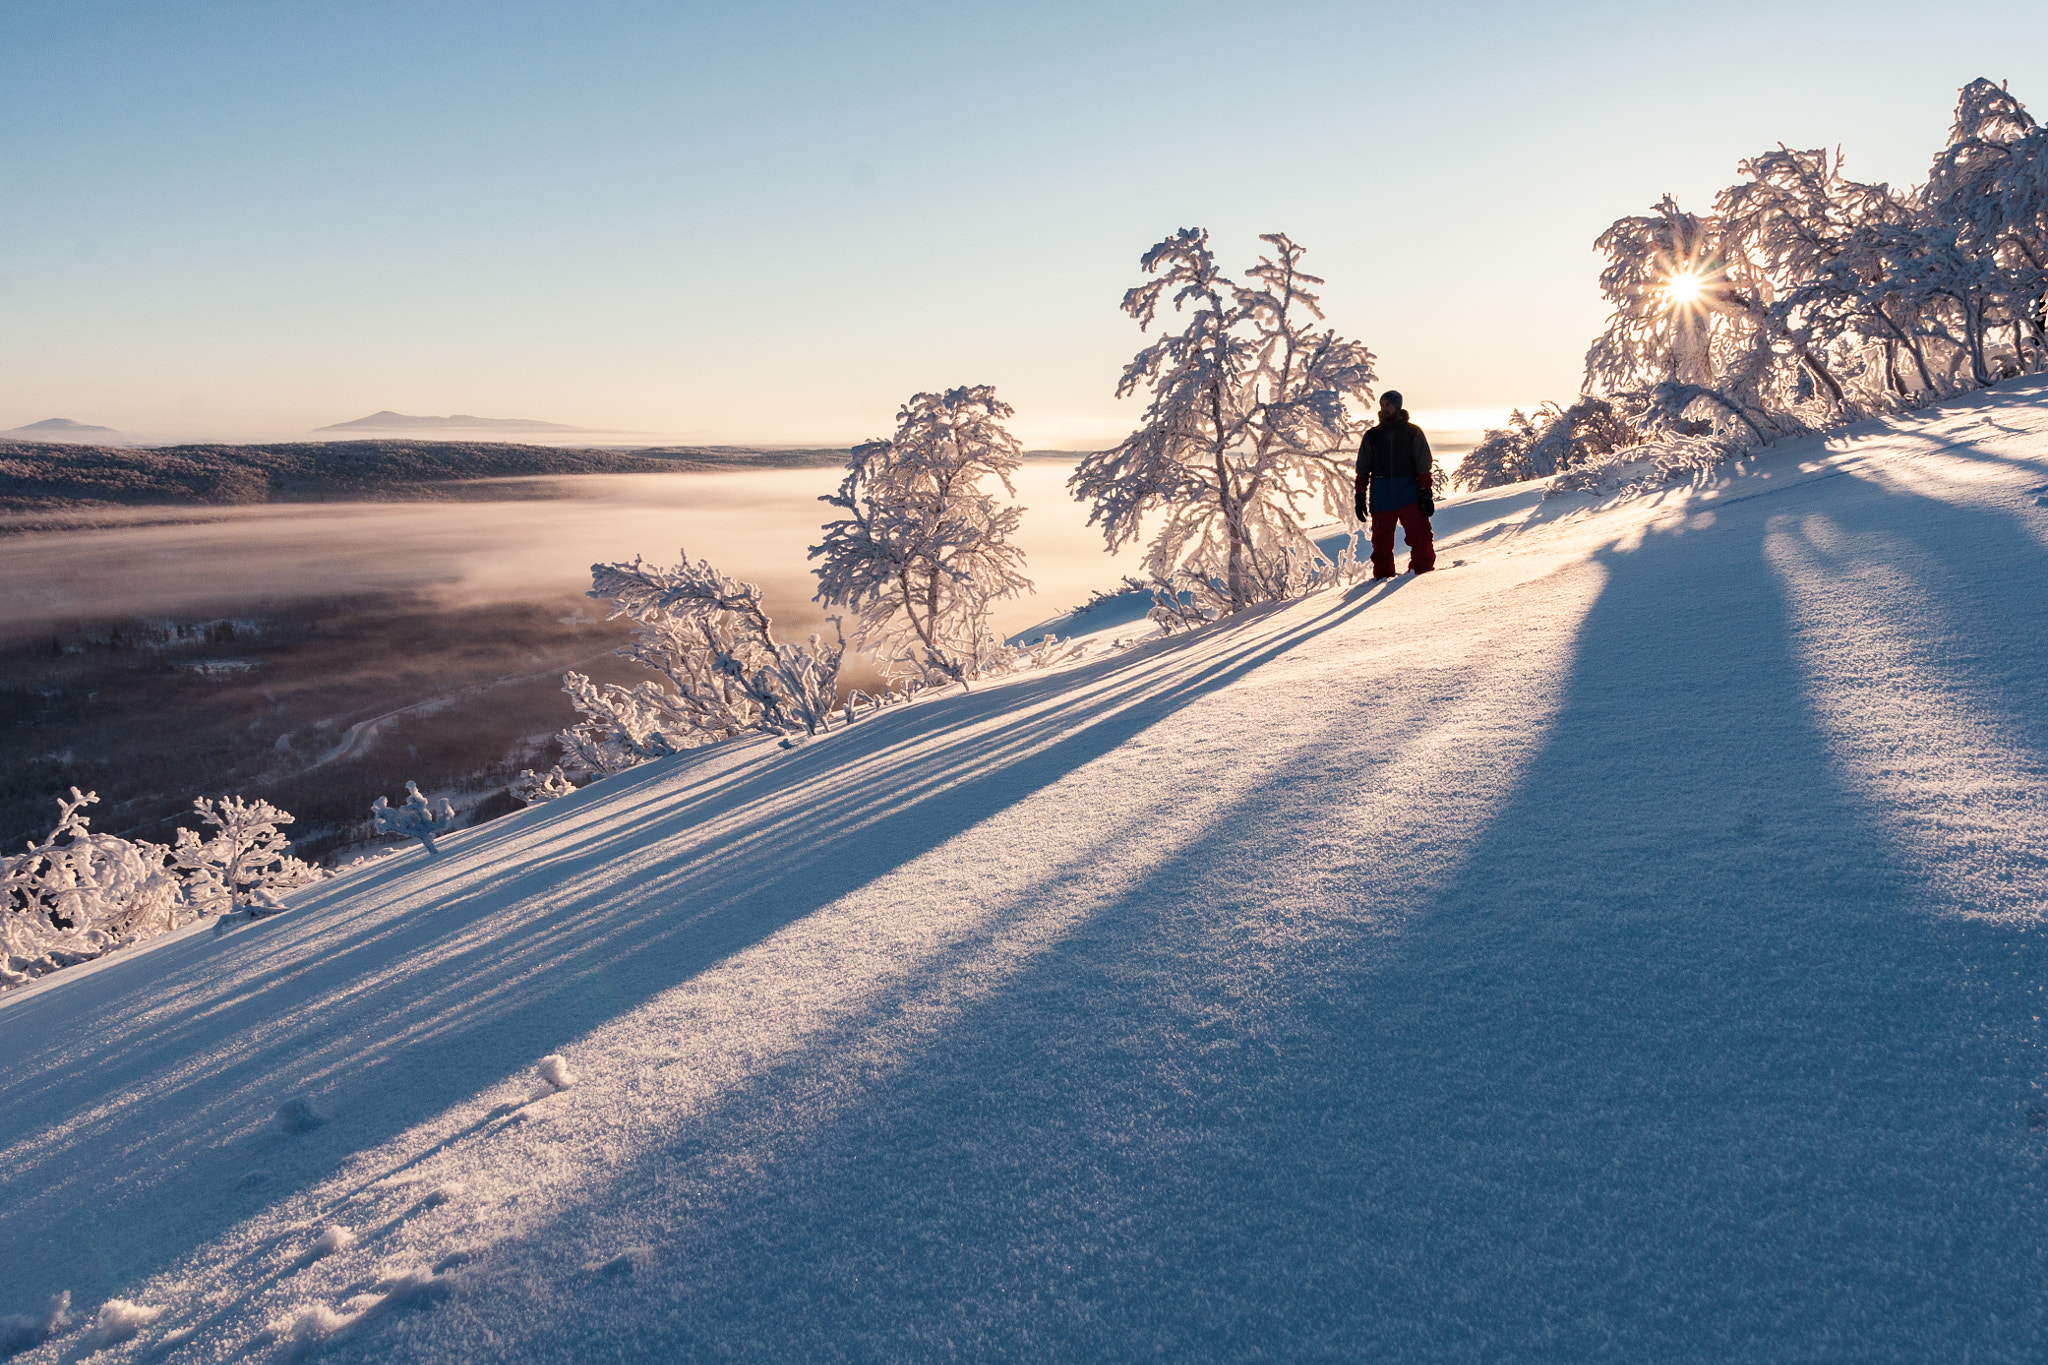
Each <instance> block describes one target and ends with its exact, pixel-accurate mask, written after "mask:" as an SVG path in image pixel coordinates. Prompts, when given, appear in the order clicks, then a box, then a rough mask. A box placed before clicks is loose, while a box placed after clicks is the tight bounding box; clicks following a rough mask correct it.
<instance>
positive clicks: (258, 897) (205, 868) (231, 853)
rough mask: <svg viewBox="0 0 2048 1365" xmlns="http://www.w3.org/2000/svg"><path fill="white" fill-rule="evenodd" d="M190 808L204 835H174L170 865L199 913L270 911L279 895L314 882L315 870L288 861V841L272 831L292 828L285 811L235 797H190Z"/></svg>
mask: <svg viewBox="0 0 2048 1365" xmlns="http://www.w3.org/2000/svg"><path fill="white" fill-rule="evenodd" d="M192 808H193V809H194V810H195V811H197V812H198V814H199V818H200V820H201V821H202V822H203V823H204V824H205V825H206V828H207V832H206V833H205V834H204V835H201V834H199V833H198V832H196V831H194V830H192V829H189V828H187V829H180V830H179V831H178V840H177V843H176V844H175V845H174V846H173V847H172V849H171V859H172V863H173V865H174V866H176V867H177V868H178V870H179V871H180V872H181V873H182V874H183V876H184V882H185V897H186V899H187V901H188V902H190V904H191V905H192V907H193V908H194V909H195V910H198V911H199V912H200V913H202V914H208V915H222V914H227V913H229V912H231V911H234V910H243V909H253V908H257V907H261V908H263V909H276V908H278V906H279V901H278V899H277V895H278V893H279V892H281V891H288V890H290V889H291V888H293V887H296V886H304V885H306V884H307V883H308V882H312V881H317V880H318V879H319V878H320V876H321V872H320V869H319V868H317V867H314V866H313V865H312V864H310V863H307V862H304V861H302V860H300V859H298V858H295V857H293V856H292V852H291V847H292V846H291V840H290V839H288V838H286V837H285V833H284V831H283V830H281V829H279V828H278V826H279V825H289V824H291V823H292V815H291V813H290V812H289V811H285V810H281V809H279V808H278V807H276V806H273V805H271V804H270V803H269V802H268V801H265V800H263V799H262V798H261V797H258V798H256V799H254V800H245V799H244V798H242V797H239V796H223V797H221V798H220V800H218V801H214V800H210V799H209V798H207V797H204V796H199V797H194V798H193V800H192Z"/></svg>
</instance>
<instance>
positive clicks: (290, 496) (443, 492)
mask: <svg viewBox="0 0 2048 1365" xmlns="http://www.w3.org/2000/svg"><path fill="white" fill-rule="evenodd" d="M845 460H846V451H845V450H844V449H829V450H754V449H747V448H742V447H731V446H723V447H695V446H672V447H664V448H660V449H653V450H635V451H619V450H592V449H578V448H573V447H559V446H535V445H513V444H507V443H487V442H456V441H398V440H389V441H324V442H294V443H289V444H280V445H245V446H237V445H184V446H164V447H160V448H156V449H126V448H116V447H112V446H92V445H77V444H69V443H62V442H52V441H41V442H30V441H9V440H4V439H0V513H4V512H12V513H53V514H75V513H78V512H90V511H92V510H93V509H96V508H112V507H149V506H192V505H195V504H198V505H207V504H213V505H231V504H237V503H261V502H322V501H341V500H347V501H362V500H400V501H402V500H408V499H445V498H464V499H492V498H518V497H526V496H531V495H532V494H531V492H530V491H529V490H528V489H526V488H525V487H523V486H520V485H503V484H496V485H493V484H481V485H480V484H479V483H478V481H479V480H485V479H508V478H518V477H521V476H531V475H544V474H647V473H678V472H687V471H692V470H697V471H705V470H716V469H802V468H813V467H823V466H831V465H838V464H843V463H844V462H845ZM61 519H62V518H60V520H61ZM12 529H15V530H20V529H24V528H22V527H20V526H16V527H14V528H12Z"/></svg>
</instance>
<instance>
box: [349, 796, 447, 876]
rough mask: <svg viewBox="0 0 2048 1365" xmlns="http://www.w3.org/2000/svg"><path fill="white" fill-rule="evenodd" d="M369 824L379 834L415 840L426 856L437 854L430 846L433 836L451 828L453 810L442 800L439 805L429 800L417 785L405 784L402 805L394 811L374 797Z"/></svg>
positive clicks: (444, 798)
mask: <svg viewBox="0 0 2048 1365" xmlns="http://www.w3.org/2000/svg"><path fill="white" fill-rule="evenodd" d="M370 823H371V825H372V826H373V827H374V828H375V829H376V831H377V833H379V834H403V835H404V836H406V837H407V838H408V839H417V840H419V841H420V843H421V844H422V845H423V846H424V847H425V848H426V850H427V856H428V857H430V858H431V857H433V856H435V855H436V854H438V853H440V851H441V850H440V848H439V847H438V846H437V845H436V844H435V843H434V836H435V835H437V834H446V833H447V832H448V831H449V830H451V829H453V828H454V827H455V807H454V806H452V805H450V804H449V803H448V798H447V797H445V796H444V797H442V798H441V800H440V803H439V804H436V803H434V802H432V801H429V800H428V799H427V797H426V793H424V792H422V791H421V790H420V787H419V783H417V782H408V783H406V784H405V804H404V805H402V806H399V807H397V808H396V809H394V808H393V807H392V805H391V803H390V802H388V801H386V800H385V799H384V798H383V797H381V796H380V797H378V798H377V799H376V800H375V801H373V802H372V803H371V804H370Z"/></svg>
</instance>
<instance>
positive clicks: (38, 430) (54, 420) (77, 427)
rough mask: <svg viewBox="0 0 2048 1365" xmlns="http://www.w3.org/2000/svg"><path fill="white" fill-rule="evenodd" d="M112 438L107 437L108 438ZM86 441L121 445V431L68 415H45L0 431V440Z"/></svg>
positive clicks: (95, 443) (94, 443) (96, 443)
mask: <svg viewBox="0 0 2048 1365" xmlns="http://www.w3.org/2000/svg"><path fill="white" fill-rule="evenodd" d="M110 437H112V438H114V439H111V440H110V439H108V438H110ZM9 440H12V441H86V442H90V443H91V444H93V445H121V444H123V441H122V440H121V433H120V432H118V431H115V430H114V429H113V428H112V427H93V426H87V425H86V424H85V423H83V422H74V421H72V420H71V419H70V418H69V417H46V418H44V419H43V420H42V421H40V422H30V423H29V424H28V425H27V426H25V427H16V428H14V429H13V430H12V431H0V441H9Z"/></svg>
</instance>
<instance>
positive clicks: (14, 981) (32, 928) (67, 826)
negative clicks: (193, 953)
mask: <svg viewBox="0 0 2048 1365" xmlns="http://www.w3.org/2000/svg"><path fill="white" fill-rule="evenodd" d="M98 800H99V795H98V793H96V792H81V791H79V789H78V788H76V787H73V788H72V789H71V796H70V798H69V799H68V800H67V799H65V798H62V797H60V798H58V801H57V810H58V816H57V824H56V827H55V828H54V829H52V830H51V831H50V834H49V835H48V837H46V838H44V839H42V840H40V841H37V842H32V843H30V844H29V845H28V847H27V851H26V852H24V853H20V854H16V855H14V856H12V857H0V986H16V985H20V984H22V983H23V982H25V981H28V980H31V979H33V978H35V977H38V976H42V975H44V974H46V973H48V972H52V971H55V970H57V969H58V968H60V967H66V966H70V965H73V964H74V963H78V962H83V961H87V960H90V959H92V958H95V957H98V956H100V955H101V954H102V953H105V952H109V951H111V950H113V949H115V948H119V947H122V946H123V945H125V944H128V943H131V942H134V941H135V940H137V939H142V938H150V937H153V936H154V935H157V934H160V933H164V932H167V931H168V930H171V929H174V928H176V927H177V926H178V925H179V924H180V923H181V922H188V921H189V920H190V918H191V914H190V912H189V911H188V910H186V908H185V905H186V903H185V897H184V894H183V891H182V888H181V887H180V885H179V882H178V878H177V877H176V875H175V874H174V873H173V872H172V870H171V869H170V868H169V867H168V866H167V859H168V856H169V853H170V850H169V849H167V848H165V847H164V846H163V845H162V844H152V843H144V842H130V841H128V840H126V839H122V838H119V837H117V836H115V835H111V834H100V833H96V832H94V830H93V829H92V827H91V821H90V820H89V819H88V818H87V816H86V815H85V813H84V811H85V808H86V807H87V806H89V805H91V804H93V803H94V802H96V801H98ZM181 917H182V918H181Z"/></svg>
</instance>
